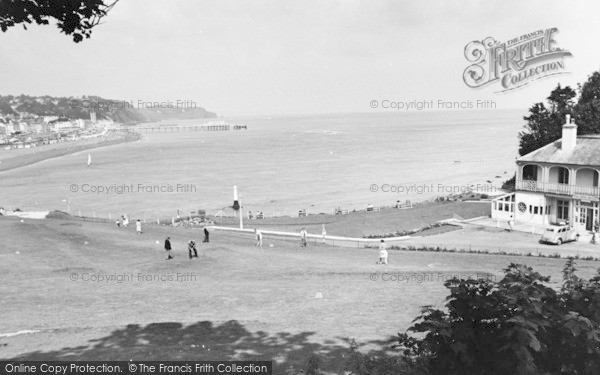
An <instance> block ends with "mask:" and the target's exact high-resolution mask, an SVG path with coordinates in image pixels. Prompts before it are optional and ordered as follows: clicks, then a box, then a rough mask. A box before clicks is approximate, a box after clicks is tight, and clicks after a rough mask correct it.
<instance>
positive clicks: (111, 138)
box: [0, 129, 141, 173]
mask: <svg viewBox="0 0 600 375" xmlns="http://www.w3.org/2000/svg"><path fill="white" fill-rule="evenodd" d="M115 133H117V134H115ZM140 139H141V135H140V134H137V133H134V132H131V131H128V130H120V129H119V130H109V131H108V133H107V135H106V136H103V137H102V138H101V139H100V140H93V141H89V140H79V141H75V142H67V143H64V144H60V143H59V144H54V145H47V146H41V147H47V148H46V149H43V150H41V151H37V150H38V149H39V148H33V149H30V150H32V151H33V152H31V153H28V154H24V155H23V154H21V155H17V156H14V157H10V158H6V159H3V160H1V161H0V173H2V172H4V171H9V170H12V169H17V168H21V167H25V166H28V165H32V164H36V163H39V162H41V161H44V160H48V159H54V158H58V157H61V156H66V155H70V154H74V153H77V152H81V151H85V150H90V149H94V148H99V147H105V146H112V145H116V144H121V143H127V142H134V141H137V140H140ZM57 146H58V147H57ZM50 147H53V148H50ZM36 151H37V152H36ZM9 152H10V151H9Z"/></svg>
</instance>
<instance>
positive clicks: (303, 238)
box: [300, 228, 308, 247]
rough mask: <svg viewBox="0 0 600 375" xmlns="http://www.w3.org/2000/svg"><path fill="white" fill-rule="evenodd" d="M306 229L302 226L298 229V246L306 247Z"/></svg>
mask: <svg viewBox="0 0 600 375" xmlns="http://www.w3.org/2000/svg"><path fill="white" fill-rule="evenodd" d="M306 234H307V233H306V229H304V228H302V230H301V231H300V246H302V247H306V246H307V245H308V243H307V242H306Z"/></svg>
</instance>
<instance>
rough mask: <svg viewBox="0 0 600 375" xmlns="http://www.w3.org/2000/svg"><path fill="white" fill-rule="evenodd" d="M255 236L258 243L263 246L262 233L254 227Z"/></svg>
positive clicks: (257, 244)
mask: <svg viewBox="0 0 600 375" xmlns="http://www.w3.org/2000/svg"><path fill="white" fill-rule="evenodd" d="M254 236H255V237H256V245H255V246H260V247H262V233H261V232H260V231H259V230H258V229H254Z"/></svg>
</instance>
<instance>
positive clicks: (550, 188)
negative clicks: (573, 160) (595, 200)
mask: <svg viewBox="0 0 600 375" xmlns="http://www.w3.org/2000/svg"><path fill="white" fill-rule="evenodd" d="M516 188H517V190H527V191H538V192H542V193H555V194H564V195H585V196H591V197H598V196H599V195H600V188H598V187H597V186H582V185H567V184H559V183H556V182H540V181H531V180H519V181H517V186H516Z"/></svg>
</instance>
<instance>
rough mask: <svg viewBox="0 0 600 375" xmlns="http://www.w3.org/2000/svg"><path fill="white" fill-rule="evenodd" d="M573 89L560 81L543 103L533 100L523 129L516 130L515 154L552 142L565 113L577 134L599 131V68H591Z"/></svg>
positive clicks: (530, 150)
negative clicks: (571, 120) (561, 84)
mask: <svg viewBox="0 0 600 375" xmlns="http://www.w3.org/2000/svg"><path fill="white" fill-rule="evenodd" d="M577 91H578V92H579V98H578V99H577V101H575V97H576V96H577V92H576V91H575V90H573V89H572V88H571V87H569V86H566V87H564V88H563V87H561V86H560V84H559V85H558V86H557V87H556V88H555V89H554V90H553V91H552V92H551V93H550V96H548V98H547V102H546V104H544V103H541V102H540V103H535V104H534V105H533V106H532V107H531V108H529V115H528V116H525V117H523V119H524V120H525V121H526V122H527V123H526V124H525V131H523V132H521V133H519V154H520V155H526V154H528V153H530V152H532V151H535V150H537V149H538V148H540V147H542V146H545V145H547V144H549V143H551V142H554V141H556V140H558V139H560V138H561V136H562V125H564V123H565V115H567V114H570V115H572V116H573V119H574V120H575V122H576V124H577V125H578V130H577V131H578V134H595V133H600V72H594V73H593V74H592V75H591V76H589V77H588V79H587V81H586V82H585V83H584V84H583V85H578V89H577Z"/></svg>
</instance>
